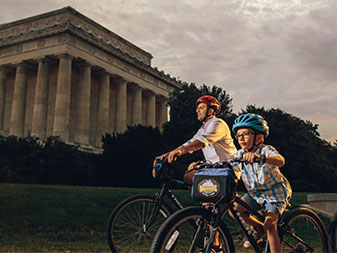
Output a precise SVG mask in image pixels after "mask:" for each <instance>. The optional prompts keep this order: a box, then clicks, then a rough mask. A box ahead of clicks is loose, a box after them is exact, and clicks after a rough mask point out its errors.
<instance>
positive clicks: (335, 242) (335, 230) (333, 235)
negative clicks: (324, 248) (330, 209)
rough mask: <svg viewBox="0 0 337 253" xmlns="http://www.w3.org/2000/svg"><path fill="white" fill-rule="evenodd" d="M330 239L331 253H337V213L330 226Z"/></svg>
mask: <svg viewBox="0 0 337 253" xmlns="http://www.w3.org/2000/svg"><path fill="white" fill-rule="evenodd" d="M329 237H330V238H329V239H330V245H331V250H330V251H331V252H337V212H336V213H335V215H334V217H333V219H332V221H331V223H330V226H329Z"/></svg>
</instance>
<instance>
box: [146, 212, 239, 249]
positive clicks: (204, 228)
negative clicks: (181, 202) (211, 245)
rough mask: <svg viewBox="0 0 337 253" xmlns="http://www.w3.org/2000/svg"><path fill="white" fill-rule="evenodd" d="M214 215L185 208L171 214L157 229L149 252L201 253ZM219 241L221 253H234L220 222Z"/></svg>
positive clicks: (224, 227)
mask: <svg viewBox="0 0 337 253" xmlns="http://www.w3.org/2000/svg"><path fill="white" fill-rule="evenodd" d="M213 218H214V214H213V213H212V212H211V211H209V210H206V209H205V208H202V207H195V206H194V207H187V208H184V209H182V210H179V211H177V212H175V213H174V214H172V215H171V216H170V217H169V218H168V219H167V220H166V221H165V222H164V223H163V224H162V225H161V226H160V228H159V230H158V231H157V233H156V235H155V238H154V240H153V243H152V246H151V252H155V253H157V252H203V250H204V249H205V246H206V245H205V242H207V239H208V236H209V235H210V229H211V227H212V224H213ZM218 232H219V241H220V245H221V248H222V250H223V252H234V245H233V240H232V237H231V234H230V232H229V230H228V228H227V227H226V225H225V224H224V223H223V222H222V221H220V223H219V226H218Z"/></svg>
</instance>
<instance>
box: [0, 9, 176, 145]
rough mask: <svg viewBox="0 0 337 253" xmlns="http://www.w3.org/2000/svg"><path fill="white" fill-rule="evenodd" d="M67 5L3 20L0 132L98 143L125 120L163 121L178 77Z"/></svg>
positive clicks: (120, 128) (158, 123)
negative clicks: (173, 76)
mask: <svg viewBox="0 0 337 253" xmlns="http://www.w3.org/2000/svg"><path fill="white" fill-rule="evenodd" d="M151 59H152V55H151V54H150V53H148V52H146V51H144V50H142V49H141V48H139V47H137V46H135V45H134V44H132V43H130V42H129V41H127V40H125V39H123V38H122V37H120V36H118V35H117V34H115V33H113V32H111V31H109V30H108V29H106V28H104V27H103V26H101V25H99V24H97V23H96V22H94V21H93V20H91V19H89V18H88V17H86V16H84V15H82V14H80V13H79V12H77V11H76V10H74V9H73V8H71V7H65V8H63V9H59V10H56V11H52V12H48V13H45V14H41V15H37V16H33V17H30V18H26V19H22V20H18V21H15V22H11V23H7V24H1V25H0V134H2V135H16V136H19V137H26V136H33V135H34V136H38V137H39V138H42V139H43V138H46V137H48V136H60V137H61V138H62V140H64V141H65V142H70V143H75V144H81V145H89V146H96V147H97V146H100V144H101V136H102V135H104V134H105V133H107V132H108V133H113V132H117V133H119V132H123V131H125V130H126V128H127V125H136V124H142V125H146V126H153V127H161V126H162V124H163V123H164V122H165V121H167V100H168V96H169V93H170V92H172V91H173V90H174V89H180V88H181V86H182V83H181V81H179V80H177V79H176V78H172V77H170V75H168V74H165V73H164V72H163V71H159V70H158V69H157V68H154V67H152V66H151Z"/></svg>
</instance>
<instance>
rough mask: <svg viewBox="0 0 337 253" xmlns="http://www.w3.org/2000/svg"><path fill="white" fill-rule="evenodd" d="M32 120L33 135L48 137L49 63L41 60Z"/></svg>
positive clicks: (39, 61)
mask: <svg viewBox="0 0 337 253" xmlns="http://www.w3.org/2000/svg"><path fill="white" fill-rule="evenodd" d="M38 63H39V66H38V70H37V78H36V86H35V97H34V107H33V119H32V135H35V136H38V137H40V138H45V137H46V131H47V113H48V89H49V62H48V60H47V59H45V58H43V59H39V60H38Z"/></svg>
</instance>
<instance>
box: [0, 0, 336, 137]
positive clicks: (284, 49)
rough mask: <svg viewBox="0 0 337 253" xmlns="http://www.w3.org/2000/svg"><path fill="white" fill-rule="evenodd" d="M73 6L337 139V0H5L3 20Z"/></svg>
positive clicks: (191, 74) (175, 71) (195, 79)
mask: <svg viewBox="0 0 337 253" xmlns="http://www.w3.org/2000/svg"><path fill="white" fill-rule="evenodd" d="M66 6H71V7H73V8H74V9H76V10H77V11H78V12H80V13H82V14H83V15H85V16H87V17H89V18H91V19H92V20H94V21H95V22H97V23H99V24H100V25H102V26H104V27H106V28H107V29H109V30H111V31H112V32H114V33H116V34H118V35H119V36H121V37H123V38H124V39H126V40H128V41H130V42H132V43H133V44H135V45H136V46H138V47H140V48H142V49H143V50H145V51H147V52H149V53H151V54H152V56H153V59H152V66H153V67H158V69H159V70H163V71H164V72H165V73H168V74H170V75H171V76H174V77H177V78H179V79H180V80H182V81H185V82H187V83H195V84H196V85H198V86H199V85H202V84H206V85H208V86H213V85H216V86H218V87H221V88H222V89H223V90H225V91H226V92H227V93H228V94H229V96H230V97H231V98H232V99H233V111H234V112H235V113H238V112H240V111H241V110H242V109H245V108H246V106H247V105H248V104H250V105H256V106H257V107H262V106H264V107H265V109H270V108H279V109H282V110H283V111H285V112H287V113H291V114H293V115H294V116H296V117H299V118H301V119H303V120H305V121H310V122H312V123H313V124H318V125H319V127H318V131H319V133H320V136H321V137H322V139H325V140H327V141H330V142H331V143H333V142H334V141H335V140H337V127H336V126H337V15H336V13H337V1H336V0H303V1H301V0H166V1H163V0H96V1H92V0H91V1H88V0H0V24H3V23H8V22H12V21H15V20H18V19H22V18H27V17H30V16H33V15H38V14H41V13H45V12H49V11H52V10H56V9H60V8H63V7H66Z"/></svg>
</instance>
